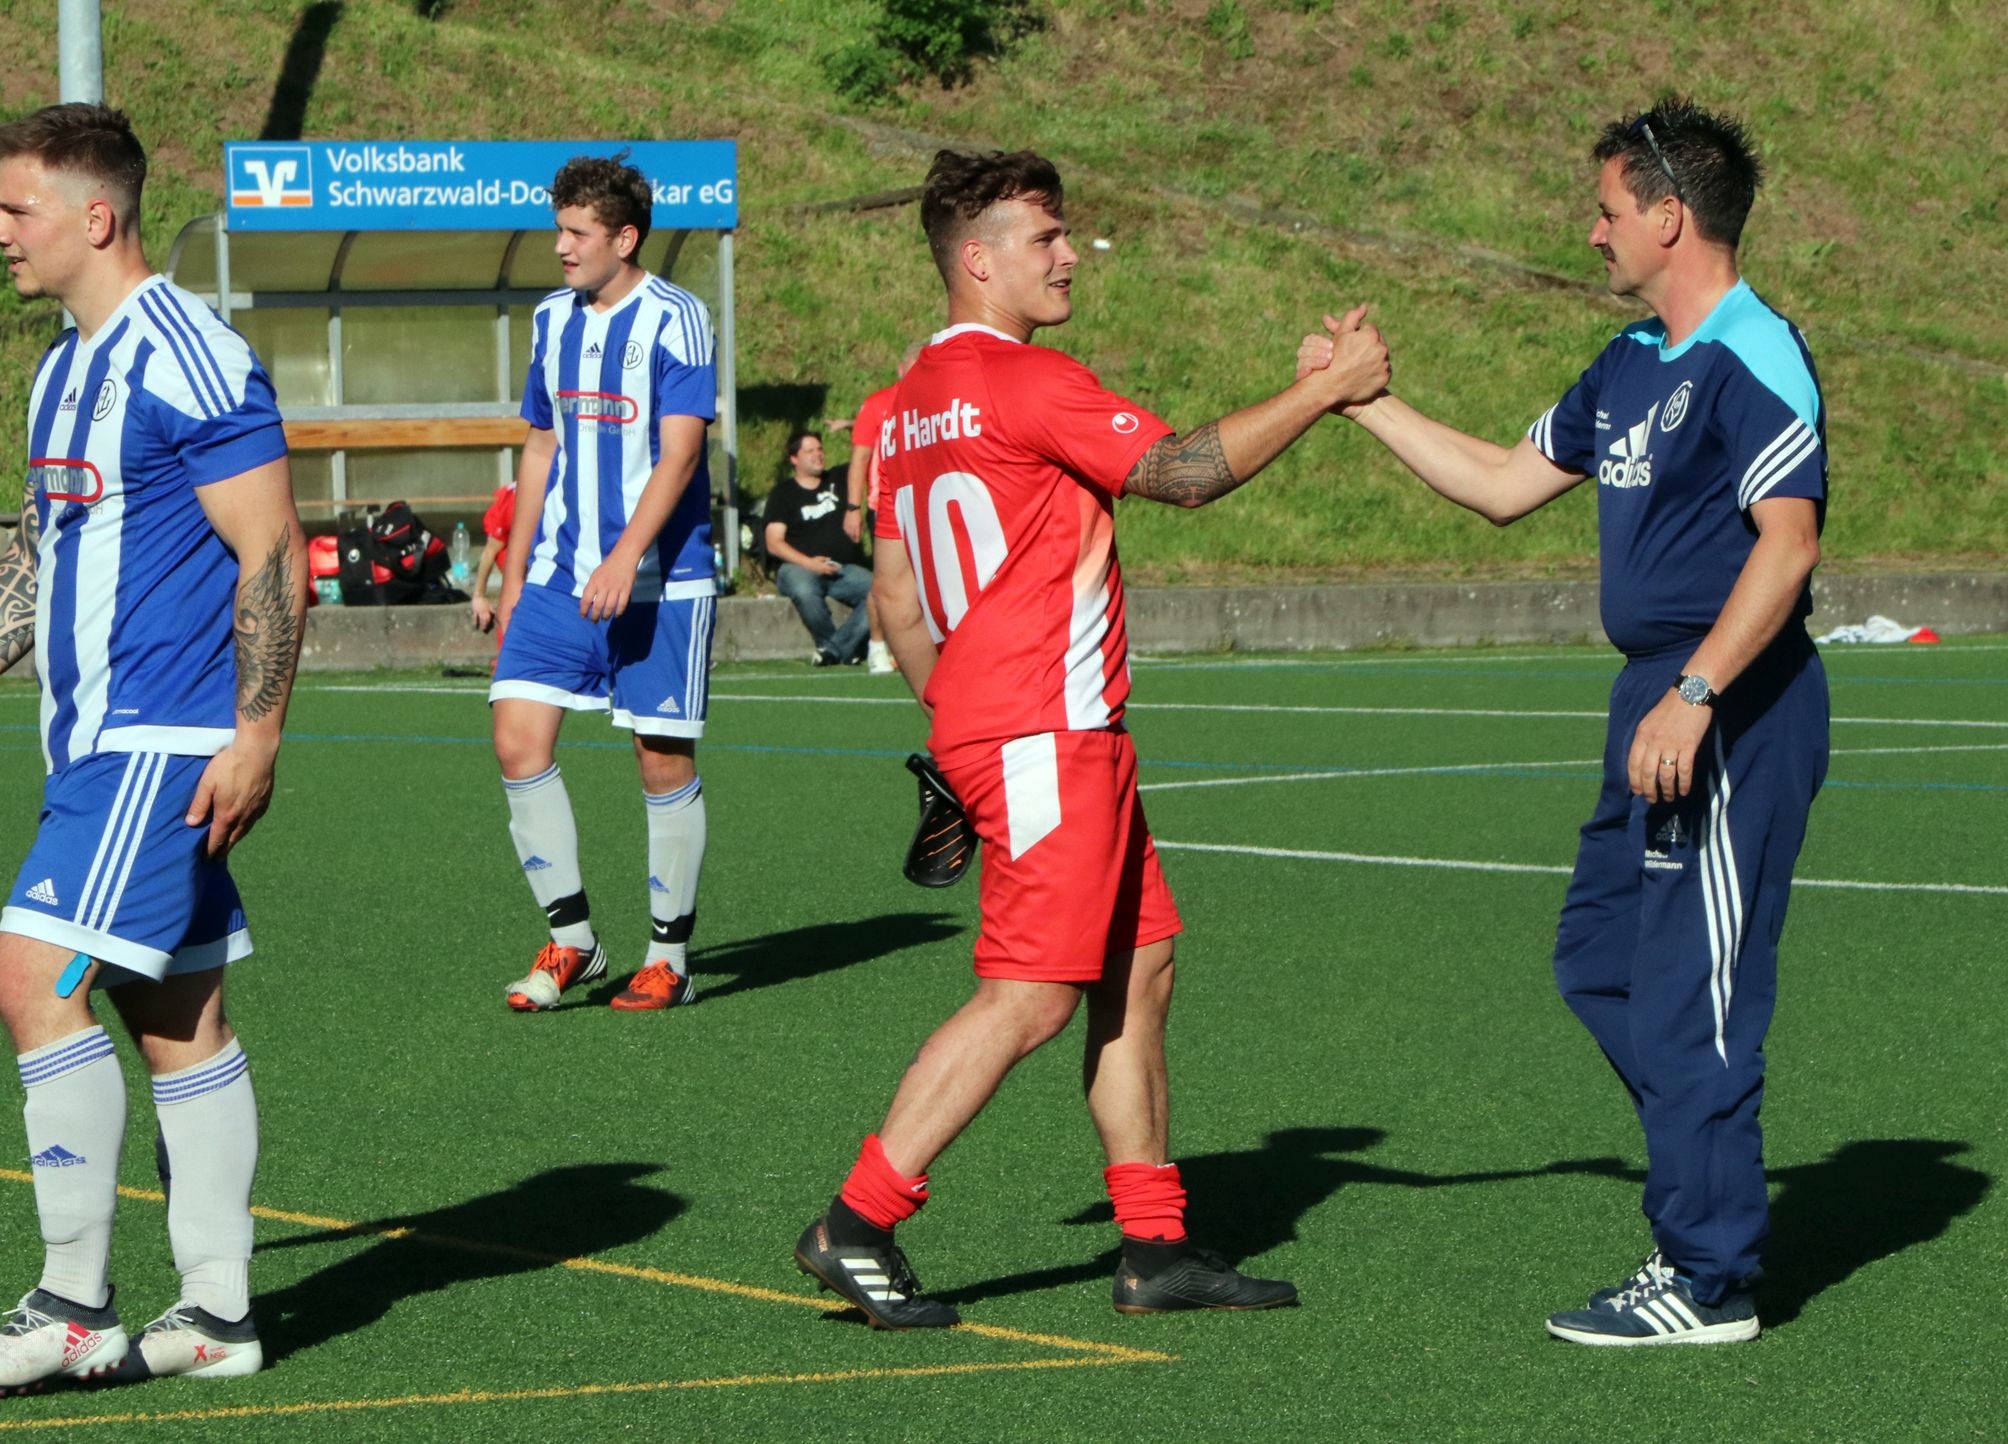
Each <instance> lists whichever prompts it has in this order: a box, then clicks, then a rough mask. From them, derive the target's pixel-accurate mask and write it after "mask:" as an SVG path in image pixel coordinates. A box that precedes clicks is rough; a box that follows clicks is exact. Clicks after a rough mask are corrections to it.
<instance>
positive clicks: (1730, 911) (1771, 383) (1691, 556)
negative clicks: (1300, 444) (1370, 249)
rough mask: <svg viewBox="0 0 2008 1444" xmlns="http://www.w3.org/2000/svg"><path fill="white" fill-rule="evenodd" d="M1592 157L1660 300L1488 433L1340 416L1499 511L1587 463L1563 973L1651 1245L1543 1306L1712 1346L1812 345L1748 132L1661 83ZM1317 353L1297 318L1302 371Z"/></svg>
mask: <svg viewBox="0 0 2008 1444" xmlns="http://www.w3.org/2000/svg"><path fill="white" fill-rule="evenodd" d="M1595 156H1596V159H1597V160H1598V161H1599V162H1600V163H1601V166H1602V169H1601V172H1600V175H1599V184H1598V208H1599V217H1598V219H1597V221H1596V224H1595V225H1594V226H1592V227H1591V230H1590V237H1589V239H1590V244H1591V245H1592V246H1594V247H1596V248H1597V249H1598V250H1599V251H1600V252H1602V254H1603V256H1604V262H1605V266H1606V269H1607V271H1608V278H1609V285H1610V289H1611V290H1612V292H1614V293H1615V294H1617V295H1621V296H1636V297H1638V298H1639V299H1640V300H1642V301H1644V302H1645V303H1646V304H1647V305H1648V306H1650V307H1651V308H1652V310H1653V313H1654V314H1653V317H1652V318H1651V319H1649V320H1645V321H1641V322H1638V323H1637V324H1635V325H1632V326H1627V327H1626V328H1625V329H1624V330H1623V331H1622V332H1620V333H1619V335H1618V336H1617V338H1616V339H1615V340H1613V341H1612V342H1611V343H1610V344H1609V345H1608V346H1607V347H1605V349H1604V351H1603V354H1602V355H1600V356H1598V357H1597V359H1596V360H1595V361H1594V362H1592V363H1591V365H1590V368H1589V369H1588V370H1587V371H1585V372H1584V373H1583V374H1582V376H1581V378H1580V379H1579V380H1578V381H1577V382H1576V384H1575V385H1574V386H1572V387H1571V388H1570V389H1569V391H1568V394H1567V395H1565V396H1564V397H1563V398H1562V399H1561V400H1560V401H1559V402H1557V403H1556V404H1555V406H1554V407H1552V408H1551V409H1550V410H1549V411H1548V412H1547V413H1546V414H1545V415H1543V416H1542V417H1541V419H1540V420H1538V421H1536V422H1535V423H1534V425H1533V426H1532V427H1530V428H1529V429H1528V432H1527V435H1526V438H1525V439H1523V440H1522V441H1520V442H1519V443H1518V445H1516V446H1515V447H1513V448H1512V449H1510V450H1508V449H1506V448H1504V447H1500V446H1496V445H1494V444H1492V443H1490V442H1487V441H1482V440H1480V439H1478V438H1476V437H1472V436H1467V435H1465V434H1463V433H1461V432H1458V431H1454V430H1452V429H1451V428H1450V427H1447V426H1444V425H1442V424H1440V423H1438V422H1435V421H1432V420H1430V419H1429V418H1428V417H1425V416H1423V415H1421V414H1420V413H1419V412H1417V411H1415V410H1413V409H1411V408H1410V407H1408V406H1406V405H1404V404H1403V403H1402V402H1400V401H1398V400H1396V399H1395V398H1394V397H1392V396H1386V395H1383V396H1382V397H1380V398H1378V399H1377V400H1375V401H1373V402H1371V403H1369V404H1368V405H1366V406H1364V407H1360V408H1357V409H1356V410H1354V411H1352V412H1349V413H1348V414H1350V415H1352V416H1353V417H1354V419H1356V420H1358V421H1359V422H1360V424H1361V425H1363V426H1365V427H1366V428H1367V430H1369V431H1371V432H1372V433H1373V434H1374V435H1375V436H1376V437H1378V438H1379V439H1380V440H1381V441H1382V442H1384V443H1385V444H1386V445H1387V446H1388V447H1389V448H1390V449H1391V450H1393V451H1394V453H1395V454H1396V455H1397V456H1399V457H1400V458H1401V460H1402V461H1403V462H1405V463H1406V464H1407V465H1408V466H1409V467H1410V468H1411V469H1412V470H1413V471H1414V472H1415V473H1416V474H1417V475H1418V476H1420V477H1421V478H1422V479H1423V480H1424V481H1425V482H1427V483H1428V484H1429V485H1430V486H1431V487H1433V488H1434V489H1435V490H1437V491H1438V492H1440V493H1442V494H1443V495H1444V496H1446V497H1448V498H1449V499H1450V500H1452V501H1455V502H1458V503H1459V504H1461V505H1463V506H1467V507H1470V508H1471V509H1472V510H1474V511H1477V512H1480V513H1482V514H1483V515H1485V516H1486V517H1488V518H1490V519H1491V520H1492V521H1494V522H1495V523H1497V524H1499V525H1502V526H1503V525H1505V524H1506V523H1508V522H1511V521H1514V520H1516V519H1518V518H1519V517H1521V516H1524V515H1526V514H1527V513H1528V512H1530V511H1533V510H1534V509H1536V508H1537V507H1540V506H1543V505H1545V504H1546V503H1547V502H1549V501H1552V500H1553V499H1554V498H1555V497H1557V496H1560V495H1561V494H1562V493H1563V492H1565V491H1567V490H1569V489H1570V488H1571V487H1573V486H1575V485H1576V484H1577V483H1578V482H1581V481H1583V480H1585V479H1587V478H1589V477H1595V478H1596V481H1597V503H1598V517H1599V530H1600V533H1601V537H1600V540H1601V549H1602V570H1603V623H1604V630H1605V631H1606V632H1607V633H1609V635H1610V638H1611V640H1612V641H1613V642H1614V643H1615V644H1616V645H1617V646H1618V648H1619V649H1620V650H1622V651H1623V652H1624V654H1625V658H1626V662H1625V667H1624V670H1623V671H1622V672H1621V673H1619V675H1618V679H1617V681H1616V683H1615V684H1614V685H1613V686H1612V688H1611V715H1610V727H1609V732H1608V735H1607V740H1606V742H1605V747H1604V784H1603V790H1602V792H1601V794H1600V795H1599V796H1598V798H1597V806H1596V811H1595V813H1594V814H1593V815H1592V816H1591V818H1590V820H1589V822H1588V823H1586V824H1585V825H1584V827H1583V832H1582V844H1581V847H1580V849H1579V850H1578V852H1577V855H1576V869H1575V876H1574V878H1573V879H1572V880H1571V882H1570V884H1569V892H1568V898H1567V901H1566V902H1565V903H1564V904H1563V908H1562V919H1561V925H1560V928H1559V929H1558V934H1557V938H1556V943H1555V976H1556V980H1557V981H1558V983H1559V984H1560V986H1561V990H1562V996H1563V997H1564V998H1565V999H1566V1000H1567V1001H1568V1004H1569V1006H1570V1007H1571V1008H1573V1009H1574V1010H1575V1012H1576V1016H1577V1017H1579V1018H1581V1019H1582V1020H1583V1023H1584V1024H1585V1025H1586V1026H1587V1027H1588V1028H1589V1030H1590V1032H1591V1034H1592V1035H1593V1036H1594V1037H1595V1038H1596V1040H1597V1042H1598V1044H1599V1045H1600V1046H1601V1047H1602V1048H1603V1050H1604V1054H1605V1056H1606V1057H1608V1058H1609V1059H1610V1061H1611V1065H1612V1066H1613V1067H1614V1068H1615V1069H1616V1070H1617V1073H1618V1076H1619V1077H1620V1078H1622V1079H1623V1080H1624V1084H1625V1087H1626V1088H1627V1089H1628V1090H1629V1091H1630V1093H1631V1097H1632V1102H1633V1104H1634V1106H1635V1107H1636V1108H1637V1110H1638V1115H1639V1120H1640V1122H1641V1123H1642V1124H1643V1125H1644V1128H1645V1137H1646V1150H1647V1155H1648V1165H1647V1172H1646V1185H1645V1204H1644V1206H1645V1214H1646V1218H1647V1219H1648V1220H1649V1221H1650V1223H1651V1224H1652V1230H1653V1239H1654V1243H1655V1245H1656V1247H1655V1248H1654V1249H1653V1251H1652V1252H1651V1253H1650V1254H1648V1255H1647V1257H1646V1259H1645V1262H1644V1263H1643V1264H1642V1265H1640V1267H1639V1269H1638V1271H1637V1272H1636V1273H1634V1274H1633V1275H1632V1276H1631V1277H1630V1278H1629V1279H1627V1280H1625V1281H1624V1283H1622V1284H1620V1285H1618V1286H1616V1287H1613V1288H1607V1289H1602V1290H1599V1291H1598V1292H1597V1293H1595V1294H1593V1295H1591V1298H1590V1301H1589V1304H1588V1306H1587V1307H1585V1308H1582V1309H1577V1310H1572V1311H1569V1312H1566V1313H1559V1314H1555V1315H1553V1316H1552V1317H1551V1318H1550V1319H1549V1320H1548V1330H1549V1332H1550V1333H1552V1334H1555V1335H1556V1336H1558V1337H1560V1338H1564V1339H1571V1340H1574V1341H1576V1342H1579V1343H1586V1344H1660V1343H1719V1342H1727V1341H1731V1340H1738V1339H1750V1338H1755V1337H1756V1335H1757V1328H1758V1325H1757V1311H1756V1306H1755V1303H1754V1301H1753V1299H1752V1296H1751V1292H1750V1283H1751V1281H1752V1280H1753V1278H1754V1277H1755V1275H1756V1273H1757V1268H1758V1259H1759V1250H1760V1248H1761V1246H1762V1244H1763V1242H1764V1238H1765V1235H1766V1233H1767V1231H1768V1226H1769V1225H1768V1210H1767V1199H1766V1194H1765V1186H1764V1164H1763V1141H1762V1136H1761V1133H1760V1131H1759V1128H1758V1123H1757V1109H1758V1104H1759V1102H1760V1100H1761V1098H1762V1096H1763V1091H1764V1054H1763V1042H1764V1033H1765V1029H1766V1028H1767V1027H1768V1026H1769V1024H1770V1021H1771V1010H1772V1004H1773V1000H1774V997H1775V993H1776V982H1777V945H1778V935H1779V932H1780V930H1781V929H1782V928H1783V926H1784V922H1785V903H1786V898H1787V895H1788V893H1789V892H1790V889H1791V882H1792V866H1793V863H1794V861H1795V860H1796V859H1797V857H1798V854H1799V845H1800V843H1801V842H1802V841H1803V839H1804V837H1805V832H1806V815H1807V811H1808V809H1809V808H1810V807H1811V805H1812V801H1813V797H1814V794H1815V793H1817V792H1818V791H1819V788H1820V783H1821V780H1822V778H1823V777H1824V776H1825V773H1826V764H1827V684H1826V676H1825V673H1824V672H1823V671H1822V669H1821V665H1820V659H1819V656H1818V654H1817V653H1816V652H1815V651H1814V649H1813V644H1812V642H1811V641H1810V640H1809V639H1808V638H1807V635H1806V629H1805V625H1804V619H1805V617H1806V615H1807V613H1808V612H1810V611H1811V609H1812V607H1811V596H1810V593H1809V591H1808V589H1807V580H1808V578H1809V577H1810V575H1811V573H1812V570H1813V567H1814V565H1815V564H1816V563H1817V562H1818V560H1819V554H1820V547H1819V535H1820V526H1821V522H1822V520H1823V518H1824V513H1825V507H1826V470H1827V457H1826V416H1825V411H1824V409H1823V407H1822V405H1821V401H1820V390H1819V383H1818V381H1817V380H1816V378H1815V377H1814V374H1813V363H1812V357H1811V355H1810V354H1809V353H1808V352H1807V350H1806V343H1805V341H1804V339H1803V338H1802V337H1801V336H1800V335H1799V332H1798V330H1797V329H1796V328H1795V327H1793V326H1792V324H1791V323H1790V322H1788V321H1786V320H1785V319H1784V318H1783V317H1782V316H1780V315H1778V313H1777V312H1775V311H1773V310H1771V308H1770V307H1768V306H1766V305H1765V304H1764V303H1763V302H1762V301H1761V300H1759V299H1758V298H1757V295H1756V293H1755V292H1753V291H1752V290H1751V289H1750V288H1749V286H1748V285H1746V284H1745V283H1744V282H1743V281H1742V280H1741V279H1739V277H1738V274H1737V265H1736V244H1737V240H1738V238H1739V237H1740V235H1741V233H1742V229H1743V221H1744V218H1745V217H1746V216H1747V215H1748V213H1749V210H1750V205H1751V202H1752V201H1753V199H1754V198H1755V195H1756V190H1757V185H1758V182H1759V180H1760V170H1759V167H1758V164H1757V161H1756V159H1755V157H1754V156H1752V154H1751V153H1750V149H1749V143H1748V140H1747V138H1746V136H1745V135H1744V132H1743V130H1742V127H1741V126H1740V125H1738V124H1737V123H1736V122H1735V121H1733V120H1730V119H1727V118H1725V117H1718V116H1714V115H1710V114H1709V113H1707V112H1705V111H1703V110H1701V109H1699V108H1698V107H1696V106H1694V105H1692V104H1690V103H1688V102H1685V101H1682V100H1678V99H1668V100H1664V101H1662V102H1661V103H1660V104H1659V105H1658V106H1657V107H1656V108H1655V109H1653V110H1650V111H1647V112H1645V113H1644V114H1642V115H1638V116H1635V117H1631V118H1629V119H1627V120H1624V121H1620V122H1618V123H1615V124H1613V125H1611V126H1610V127H1608V128H1607V129H1606V130H1605V131H1604V133H1603V135H1602V137H1601V139H1600V140H1599V141H1598V143H1597V145H1596V148H1595ZM1328 347H1329V342H1328V341H1327V340H1326V338H1323V337H1312V338H1307V339H1306V341H1305V343H1304V350H1303V352H1302V353H1301V356H1300V365H1303V366H1316V365H1320V364H1322V362H1323V356H1324V354H1325V352H1326V350H1327V349H1328Z"/></svg>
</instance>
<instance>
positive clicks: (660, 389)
mask: <svg viewBox="0 0 2008 1444" xmlns="http://www.w3.org/2000/svg"><path fill="white" fill-rule="evenodd" d="M532 327H533V329H532V332H531V351H530V374H529V377H528V379H527V380H526V381H525V383H524V386H523V419H524V420H526V421H528V422H529V423H530V424H531V425H532V426H534V427H538V428H540V429H542V430H547V431H555V432H556V433H557V443H558V451H557V455H556V457H555V458H553V460H552V463H551V476H550V481H549V485H548V486H547V488H546V490H545V493H544V509H543V512H542V513H541V515H540V516H539V517H538V520H537V540H536V544H535V546H534V547H533V548H532V549H531V552H530V563H529V571H528V574H527V578H526V579H527V580H528V581H529V582H531V583H533V584H535V585H537V586H545V587H553V588H556V589H557V590H559V591H565V592H569V593H571V595H573V596H581V595H583V594H584V592H585V588H586V579H587V578H588V577H590V576H591V575H592V574H593V569H594V568H595V567H597V566H598V565H599V564H600V563H601V562H602V561H604V560H605V559H606V556H607V553H609V552H611V551H612V550H613V549H614V547H615V545H617V544H618V543H619V541H620V538H621V532H622V530H623V529H624V528H625V527H626V526H627V521H628V517H629V516H630V515H632V514H633V511H634V507H635V503H636V502H638V501H639V500H640V499H641V493H642V487H643V486H644V485H645V484H646V483H647V481H648V474H649V472H650V471H651V470H653V469H654V467H655V464H656V462H657V461H659V460H660V459H661V452H662V429H661V425H660V423H661V420H662V418H663V417H665V416H699V417H702V418H703V419H704V420H706V421H711V420H713V419H715V418H716V416H717V414H718V372H717V367H716V364H715V359H714V354H713V343H712V337H711V316H710V313H709V312H707V311H706V310H705V309H704V304H703V302H701V301H699V300H698V299H697V298H696V297H695V296H693V295H691V294H690V293H689V292H688V291H686V290H683V289H682V288H681V287H678V286H672V285H671V284H670V283H669V282H667V281H665V280H663V279H661V278H660V277H658V276H650V277H649V278H648V279H647V280H645V281H643V282H642V283H641V284H640V285H638V286H636V287H635V288H634V290H633V291H632V292H630V293H629V294H628V295H627V296H625V297H623V298H622V299H621V301H620V302H619V303H618V304H616V305H614V306H612V307H609V308H608V309H607V310H605V311H595V310H594V309H593V308H592V307H591V306H589V305H587V304H586V301H585V299H584V297H582V296H580V295H579V294H577V293H576V292H574V291H572V290H570V289H566V290H563V291H556V292H553V293H552V294H551V295H549V296H546V297H545V298H544V299H543V301H542V302H540V303H539V304H538V306H537V314H536V317H535V319H534V321H533V323H532ZM716 589H717V581H716V571H715V568H714V566H713V563H712V555H711V478H710V469H709V467H708V465H707V462H706V458H705V455H704V453H703V451H699V453H698V459H697V471H696V474H695V475H693V476H692V477H691V478H690V485H689V486H687V487H686V488H684V492H683V497H682V499H681V500H680V501H678V502H677V504H676V509H675V510H674V511H673V512H671V513H670V517H669V522H668V524H667V525H665V526H664V527H663V529H662V531H661V533H660V534H659V535H658V536H657V537H656V540H655V544H654V545H653V546H651V547H650V548H649V549H648V551H647V552H646V553H645V554H644V555H643V557H642V562H641V565H640V567H639V568H637V569H636V572H635V584H634V591H633V593H632V599H633V600H635V601H637V602H655V601H661V600H663V599H664V598H675V597H708V596H711V595H712V594H713V593H714V592H715V591H716Z"/></svg>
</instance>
